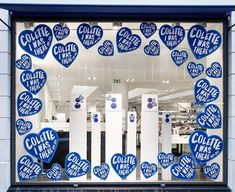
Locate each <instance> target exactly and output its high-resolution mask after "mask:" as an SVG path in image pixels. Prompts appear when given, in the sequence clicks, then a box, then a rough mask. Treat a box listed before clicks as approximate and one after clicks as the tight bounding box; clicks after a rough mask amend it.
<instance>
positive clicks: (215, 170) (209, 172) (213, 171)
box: [203, 163, 220, 180]
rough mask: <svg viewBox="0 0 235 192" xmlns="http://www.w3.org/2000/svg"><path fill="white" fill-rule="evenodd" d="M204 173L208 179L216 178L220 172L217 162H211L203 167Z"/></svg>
mask: <svg viewBox="0 0 235 192" xmlns="http://www.w3.org/2000/svg"><path fill="white" fill-rule="evenodd" d="M203 172H204V174H205V175H206V176H207V177H209V178H210V179H215V180H216V179H217V178H218V176H219V174H220V165H219V164H218V163H212V164H211V165H207V166H205V167H204V168H203Z"/></svg>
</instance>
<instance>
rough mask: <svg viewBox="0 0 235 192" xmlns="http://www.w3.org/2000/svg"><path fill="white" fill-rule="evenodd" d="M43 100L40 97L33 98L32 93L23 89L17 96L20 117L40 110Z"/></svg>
mask: <svg viewBox="0 0 235 192" xmlns="http://www.w3.org/2000/svg"><path fill="white" fill-rule="evenodd" d="M41 109H42V102H41V100H40V99H37V98H33V95H32V93H30V92H28V91H23V92H21V93H20V94H19V96H18V98H17V110H18V114H19V116H20V117H23V116H30V115H34V114H36V113H38V112H40V111H41Z"/></svg>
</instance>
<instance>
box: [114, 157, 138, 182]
mask: <svg viewBox="0 0 235 192" xmlns="http://www.w3.org/2000/svg"><path fill="white" fill-rule="evenodd" d="M111 164H112V167H113V169H114V171H115V172H116V173H117V174H118V175H119V177H121V178H122V179H125V178H127V176H128V175H130V174H131V173H132V171H134V169H135V168H136V166H137V158H136V157H135V155H132V154H128V155H126V156H124V155H123V154H121V153H116V154H114V155H113V156H112V159H111Z"/></svg>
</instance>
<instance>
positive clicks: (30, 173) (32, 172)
mask: <svg viewBox="0 0 235 192" xmlns="http://www.w3.org/2000/svg"><path fill="white" fill-rule="evenodd" d="M17 171H18V177H19V180H20V181H25V180H32V179H35V178H37V177H39V176H40V175H41V174H42V166H41V164H40V163H38V162H33V159H32V157H30V156H29V155H24V156H22V157H21V158H20V159H19V160H18V163H17Z"/></svg>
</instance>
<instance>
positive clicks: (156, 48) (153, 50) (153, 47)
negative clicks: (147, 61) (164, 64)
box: [144, 40, 160, 56]
mask: <svg viewBox="0 0 235 192" xmlns="http://www.w3.org/2000/svg"><path fill="white" fill-rule="evenodd" d="M144 52H145V54H146V55H149V56H158V55H160V44H159V43H158V41H156V40H151V41H150V42H149V45H146V46H145V47H144Z"/></svg>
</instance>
